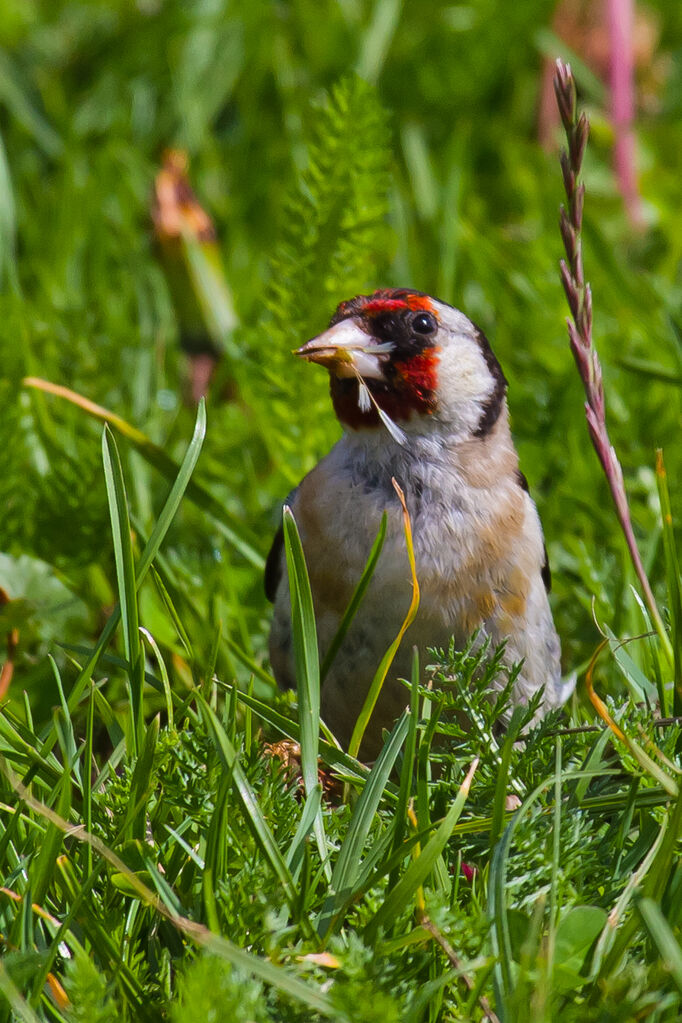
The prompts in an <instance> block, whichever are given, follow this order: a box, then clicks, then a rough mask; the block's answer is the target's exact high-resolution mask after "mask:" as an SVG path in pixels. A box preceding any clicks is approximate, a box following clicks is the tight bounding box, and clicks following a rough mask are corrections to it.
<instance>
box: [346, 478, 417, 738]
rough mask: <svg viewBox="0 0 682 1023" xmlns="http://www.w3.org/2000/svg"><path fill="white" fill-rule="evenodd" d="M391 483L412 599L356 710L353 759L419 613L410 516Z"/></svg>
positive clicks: (397, 491)
mask: <svg viewBox="0 0 682 1023" xmlns="http://www.w3.org/2000/svg"><path fill="white" fill-rule="evenodd" d="M392 482H393V487H394V489H395V492H396V493H397V495H398V500H399V501H400V503H401V505H402V509H403V528H404V530H405V546H406V547H407V558H408V561H409V564H410V573H411V575H412V600H411V601H410V606H409V608H408V609H407V614H406V615H405V618H404V620H403V623H402V625H401V626H400V629H399V631H398V635H397V636H396V638H395V639H394V640H393V642H392V643H391V645H390V647H389V648H388V650H387V651H386V653H385V654H384V656H383V657H382V659H381V663H380V665H379V667H378V668H377V671H376V674H375V676H374V678H373V679H372V684H371V685H370V687H369V692H368V693H367V696H366V697H365V702H364V704H363V705H362V710H361V711H360V714H359V715H358V719H357V721H356V723H355V727H354V728H353V734H352V735H351V738H350V743H349V746H348V752H349V753H350V755H351V756H352V757H356V756H357V755H358V752H359V750H360V744H361V742H362V737H363V735H364V734H365V731H366V729H367V725H368V724H369V719H370V717H371V716H372V711H373V710H374V707H375V706H376V702H377V700H378V699H379V693H380V692H381V689H382V686H383V684H384V682H385V680H386V676H387V674H388V671H389V668H390V667H391V665H392V664H393V659H394V657H395V655H396V654H397V652H398V647H399V646H400V644H401V643H402V641H403V636H404V635H405V633H406V632H407V630H408V628H409V627H410V625H411V624H412V622H413V621H414V619H415V617H416V615H417V611H418V610H419V582H418V580H417V569H416V565H415V560H414V545H413V543H412V523H411V522H410V513H409V512H408V510H407V505H406V503H405V495H404V494H403V491H402V490H401V488H400V486H399V485H398V483H397V481H396V480H395V479H394V480H393V481H392Z"/></svg>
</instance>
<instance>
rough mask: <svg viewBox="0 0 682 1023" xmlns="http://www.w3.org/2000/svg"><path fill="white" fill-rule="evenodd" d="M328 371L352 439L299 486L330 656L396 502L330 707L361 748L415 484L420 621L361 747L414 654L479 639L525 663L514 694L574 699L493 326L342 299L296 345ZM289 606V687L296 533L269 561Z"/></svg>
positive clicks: (284, 667) (399, 577)
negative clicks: (360, 722)
mask: <svg viewBox="0 0 682 1023" xmlns="http://www.w3.org/2000/svg"><path fill="white" fill-rule="evenodd" d="M296 354H297V355H299V356H300V357H301V358H303V359H306V360H308V361H309V362H316V363H320V364H321V365H323V366H325V367H326V368H327V369H328V371H329V377H330V389H331V399H332V403H333V406H334V411H335V412H336V415H337V417H338V419H339V421H340V423H341V425H342V426H343V429H344V433H343V436H342V437H341V439H340V440H339V441H338V443H337V444H335V445H334V447H333V448H332V450H331V451H330V452H329V454H328V455H327V456H326V457H325V458H323V459H322V460H321V461H320V462H319V463H318V465H316V466H315V468H314V469H313V470H312V471H311V472H310V473H308V475H307V476H306V477H305V478H304V479H303V481H302V482H301V483H300V484H299V486H298V487H297V488H296V489H295V490H294V491H293V493H292V494H290V496H289V498H288V499H287V504H289V505H290V507H291V509H292V511H293V514H294V516H295V519H296V522H297V524H298V529H299V532H300V535H301V541H302V544H303V549H304V552H305V557H306V562H307V566H308V571H309V575H310V583H311V588H312V594H313V603H314V607H315V614H316V621H317V632H318V642H319V648H320V654H321V656H324V654H325V651H326V650H327V648H328V646H329V644H330V643H331V641H332V639H333V637H334V636H335V634H336V631H337V629H338V626H339V623H340V621H341V618H342V616H343V614H344V611H345V609H346V607H347V605H348V601H349V600H350V597H351V595H352V593H353V590H354V588H355V586H356V585H357V583H358V580H359V578H360V576H361V574H362V571H363V568H364V566H365V563H366V561H367V557H368V555H369V551H370V548H371V546H372V543H373V541H374V539H375V537H376V535H377V532H378V530H379V526H380V522H381V518H382V515H383V513H384V511H386V512H387V515H388V525H387V533H386V539H385V543H384V547H383V550H382V553H381V556H380V558H379V562H378V564H377V567H376V569H375V572H374V576H373V578H372V581H371V583H370V587H369V589H368V591H367V594H366V596H365V599H364V603H363V605H362V608H361V610H360V612H359V613H358V614H357V615H356V617H355V619H354V621H353V623H352V625H351V627H350V629H349V631H348V633H347V635H346V637H345V639H344V642H343V644H342V646H341V648H340V650H339V652H338V654H337V656H336V658H335V660H334V662H333V664H332V666H331V668H330V670H329V672H328V674H327V676H326V678H325V680H324V684H323V687H322V692H321V714H322V717H323V719H324V721H325V723H326V724H327V725H328V726H329V727H330V728H331V730H332V731H333V732H334V734H335V735H336V737H337V738H338V739H339V741H340V742H341V743H342V744H343V745H344V746H346V745H347V744H348V741H349V738H350V736H351V732H352V729H353V726H354V724H355V721H356V718H357V715H358V713H359V711H360V708H361V707H362V704H363V701H364V698H365V696H366V694H367V690H368V687H369V685H370V683H371V681H372V678H373V677H374V674H375V672H376V669H377V667H378V665H379V662H380V660H381V658H382V656H383V654H384V653H385V651H386V649H387V648H388V646H389V644H390V643H391V642H392V641H393V639H394V638H395V636H396V634H397V633H398V630H399V628H400V625H401V623H402V621H403V618H404V616H405V614H406V611H407V609H408V607H409V604H410V599H411V577H410V571H409V566H408V560H407V554H406V546H405V536H404V530H403V519H402V512H401V507H400V504H399V502H398V500H397V497H396V493H395V490H394V487H393V483H392V480H393V479H395V480H397V482H398V483H399V484H400V486H401V487H402V489H403V491H404V493H405V497H406V501H407V507H408V509H409V512H410V516H411V522H412V531H413V536H414V550H415V559H416V568H417V577H418V580H419V585H420V590H421V602H420V606H419V612H418V615H417V617H416V619H415V621H414V623H413V624H412V626H411V627H410V629H409V631H408V634H407V637H406V639H405V641H404V642H403V644H402V647H401V649H400V650H399V652H398V654H397V656H396V658H395V660H394V662H393V665H392V667H391V670H390V673H389V676H388V678H387V679H386V682H385V684H384V687H383V690H382V693H381V697H380V699H379V702H378V703H377V706H376V708H375V711H374V714H373V716H372V720H371V722H370V727H369V729H368V732H367V733H366V737H365V742H364V744H363V747H362V753H363V755H364V756H371V755H374V754H375V753H376V752H377V750H378V749H379V748H380V745H381V730H382V728H385V727H390V726H391V724H392V722H393V720H394V719H395V718H396V717H397V716H398V715H399V714H400V712H401V711H402V709H403V707H404V706H405V704H406V702H407V696H406V691H405V688H404V686H403V685H402V684H401V683H400V682H399V681H398V680H399V679H400V678H409V676H410V663H411V649H412V646H413V645H414V644H416V645H417V646H418V647H419V649H420V650H421V651H422V653H424V652H425V651H426V648H427V647H444V648H447V646H448V644H449V642H450V639H451V637H454V639H455V643H456V644H457V646H458V647H461V646H462V645H464V644H465V643H466V642H467V640H468V639H469V638H470V637H471V635H472V633H474V632H475V631H476V630H479V635H480V636H481V637H489V638H490V640H491V646H492V647H493V648H494V646H496V645H497V644H499V643H500V642H501V641H502V640H506V648H505V652H504V660H505V662H506V663H507V664H512V663H515V662H519V661H522V662H523V667H522V669H521V672H520V674H519V675H518V677H517V679H516V682H515V685H514V690H513V699H514V702H515V703H525V702H527V701H528V699H529V697H531V696H532V695H533V694H534V693H535V692H536V691H537V690H538V689H540V688H542V687H544V692H543V697H542V702H541V705H540V709H539V711H538V715H542V714H543V713H545V712H546V711H548V710H549V709H551V708H554V707H558V706H560V705H561V704H562V703H563V701H564V700H565V699H566V697H567V696H568V695H569V693H570V691H571V688H572V686H571V684H570V683H569V684H562V681H561V668H560V648H559V639H558V637H557V633H556V630H555V627H554V622H553V620H552V614H551V611H550V606H549V601H548V597H547V592H548V590H549V585H550V573H549V567H548V564H547V555H546V550H545V545H544V541H543V535H542V528H541V525H540V519H539V517H538V512H537V509H536V507H535V503H534V502H533V500H532V498H531V497H530V495H529V493H528V487H527V484H526V480H525V477H524V476H523V474H522V473H521V472H520V470H519V463H518V456H517V453H516V450H515V448H514V444H513V441H512V437H511V433H510V428H509V414H508V409H507V397H506V394H507V381H506V379H505V376H504V373H503V372H502V369H501V367H500V364H499V362H498V361H497V359H496V357H495V355H494V354H493V352H492V349H491V347H490V345H489V343H488V341H487V340H486V338H485V337H484V335H483V333H482V332H481V331H480V330H479V329H478V328H477V327H476V326H475V325H474V324H473V323H472V322H471V321H470V320H469V319H467V317H466V316H465V315H464V314H463V313H461V312H459V310H457V309H454V308H452V307H451V306H449V305H446V304H445V303H444V302H440V301H437V300H436V299H433V298H429V297H428V296H427V295H424V294H422V293H421V292H417V291H412V290H409V289H388V290H382V291H376V292H374V294H372V295H358V296H357V297H356V298H353V299H351V300H350V301H347V302H342V303H341V305H339V307H338V309H337V310H336V312H335V314H334V316H333V317H332V320H331V323H330V325H329V328H328V329H327V330H326V331H324V333H322V334H320V336H319V337H316V338H314V339H313V340H312V341H309V342H308V343H307V344H305V345H303V347H302V348H299V349H298V351H297V353H296ZM266 593H267V595H268V597H269V599H270V600H272V601H273V602H274V605H275V606H274V615H273V620H272V628H271V633H270V660H271V664H272V669H273V672H274V675H275V678H276V679H277V681H278V683H279V684H280V685H281V686H283V687H295V684H296V683H295V668H294V656H293V646H292V634H291V619H290V603H289V590H288V583H287V575H286V568H285V559H284V551H283V542H282V533H281V530H280V532H279V533H278V535H277V536H276V537H275V541H274V543H273V546H272V549H271V551H270V555H269V557H268V561H267V566H266Z"/></svg>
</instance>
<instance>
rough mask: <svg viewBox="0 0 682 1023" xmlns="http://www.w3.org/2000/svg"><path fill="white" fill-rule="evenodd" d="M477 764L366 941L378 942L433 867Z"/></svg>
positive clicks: (373, 921)
mask: <svg viewBox="0 0 682 1023" xmlns="http://www.w3.org/2000/svg"><path fill="white" fill-rule="evenodd" d="M477 767H478V761H477V760H474V762H473V763H472V765H471V767H470V768H469V771H468V772H467V775H466V777H465V779H464V781H463V782H462V784H461V785H460V788H459V792H458V793H457V797H456V798H455V800H454V802H453V804H452V806H451V807H450V809H449V810H448V812H447V815H446V816H445V818H444V819H443V821H442V823H441V824H440V825H439V827H438V828H437V829H436V833H435V834H434V835H433V837H432V838H430V839H429V841H428V842H427V843H426V845H425V846H424V848H423V850H422V851H421V853H420V854H419V856H417V858H416V859H414V860H413V861H412V863H410V865H409V867H408V868H407V870H406V871H405V873H404V874H403V876H402V877H401V879H400V881H398V884H397V885H396V886H395V888H394V889H393V890H392V891H391V892H390V893H389V895H388V897H387V899H386V901H385V902H384V904H383V906H381V908H380V909H379V910H377V912H376V913H375V914H374V916H373V917H372V919H371V920H370V921H369V923H368V924H367V926H366V927H365V932H364V940H365V942H366V944H371V943H372V942H373V941H374V939H375V938H376V935H377V932H378V931H379V929H380V928H383V929H384V930H385V929H386V928H387V927H390V925H391V924H392V922H393V921H394V920H395V918H396V917H397V916H398V915H399V914H400V913H401V912H402V911H403V910H404V909H405V906H406V905H407V903H408V901H409V900H410V899H412V897H413V896H414V895H415V894H416V893H417V891H418V889H419V888H420V887H421V886H422V885H423V884H424V882H425V881H426V879H427V877H428V876H429V874H430V873H431V871H432V870H433V868H434V866H435V864H436V861H437V860H438V857H439V856H440V854H441V852H442V851H443V849H444V848H445V844H446V842H447V841H448V839H449V838H450V835H451V834H452V830H453V828H454V826H455V824H456V823H457V821H458V820H459V816H460V814H461V812H462V810H463V809H464V804H465V802H466V799H467V796H468V795H469V788H470V786H471V780H472V778H473V776H474V772H475V770H476V768H477Z"/></svg>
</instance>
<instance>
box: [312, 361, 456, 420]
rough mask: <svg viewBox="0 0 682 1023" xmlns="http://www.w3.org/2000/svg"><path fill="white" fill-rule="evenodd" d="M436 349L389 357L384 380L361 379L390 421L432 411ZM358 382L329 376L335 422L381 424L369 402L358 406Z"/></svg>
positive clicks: (434, 408)
mask: <svg viewBox="0 0 682 1023" xmlns="http://www.w3.org/2000/svg"><path fill="white" fill-rule="evenodd" d="M437 353H438V350H437V349H435V348H434V349H432V350H429V351H428V352H423V353H421V354H419V355H415V356H413V357H411V358H410V359H407V360H405V361H402V362H401V361H397V360H396V361H392V362H391V363H390V364H389V366H387V373H386V379H385V380H370V379H367V380H365V384H366V386H367V388H368V389H369V391H370V393H371V395H372V397H373V398H374V400H375V401H376V403H377V405H378V406H379V407H380V408H381V410H382V411H383V412H385V413H386V415H388V416H390V418H391V419H392V420H394V422H397V423H400V422H406V421H407V420H409V419H410V418H411V417H412V416H413V415H421V416H424V415H426V416H429V415H432V414H433V413H434V412H435V411H436V407H437V401H436V389H437V384H438V380H437V372H436V370H437V364H438V354H437ZM359 386H360V385H359V383H358V381H357V380H355V379H352V378H348V377H346V378H341V377H337V376H334V375H333V374H332V375H331V376H330V392H331V398H332V403H333V405H334V411H335V412H336V415H337V418H338V420H339V422H341V423H342V424H343V425H344V426H348V427H350V428H351V429H353V430H360V429H368V428H372V427H379V426H381V419H380V418H379V414H378V412H377V410H376V408H375V407H374V405H373V404H372V406H371V407H370V408H369V409H362V408H361V407H360V401H359Z"/></svg>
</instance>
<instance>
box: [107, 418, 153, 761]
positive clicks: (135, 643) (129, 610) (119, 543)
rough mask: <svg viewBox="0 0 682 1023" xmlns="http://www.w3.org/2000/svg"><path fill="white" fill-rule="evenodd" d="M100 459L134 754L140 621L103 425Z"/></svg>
mask: <svg viewBox="0 0 682 1023" xmlns="http://www.w3.org/2000/svg"><path fill="white" fill-rule="evenodd" d="M102 458H103V460H104V477H105V480H106V485H107V498H108V500H109V515H110V518H111V531H112V536H113V541H114V557H115V560H116V580H117V584H118V603H119V607H120V609H121V619H122V621H123V640H124V646H125V653H126V658H127V659H128V671H129V686H130V702H131V717H132V727H131V734H132V737H133V746H134V749H135V752H136V753H137V752H138V750H139V748H140V744H141V742H142V686H143V682H144V662H143V659H142V646H141V643H140V620H139V613H138V607H137V583H136V579H135V561H134V558H133V545H132V541H131V537H130V518H129V516H128V498H127V495H126V489H125V482H124V480H123V469H122V468H121V460H120V458H119V454H118V448H117V447H116V441H115V440H114V435H113V434H112V432H111V430H110V429H109V427H108V426H107V425H106V424H105V426H104V431H103V433H102Z"/></svg>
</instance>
